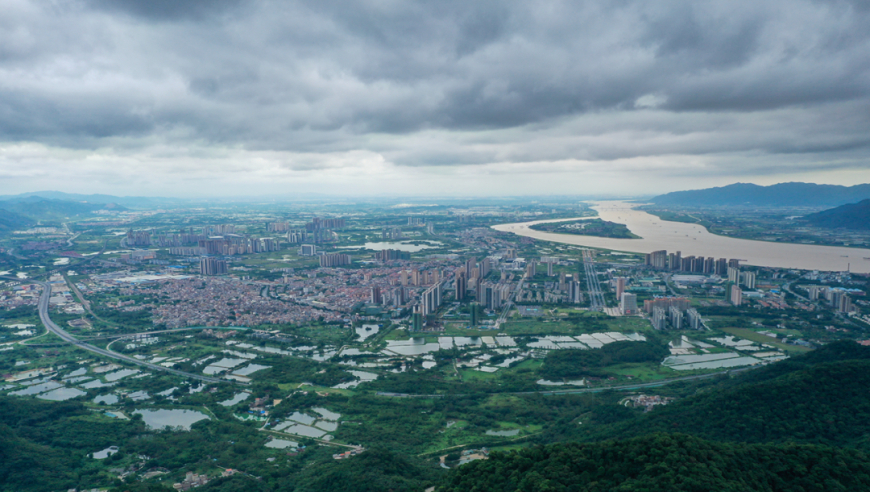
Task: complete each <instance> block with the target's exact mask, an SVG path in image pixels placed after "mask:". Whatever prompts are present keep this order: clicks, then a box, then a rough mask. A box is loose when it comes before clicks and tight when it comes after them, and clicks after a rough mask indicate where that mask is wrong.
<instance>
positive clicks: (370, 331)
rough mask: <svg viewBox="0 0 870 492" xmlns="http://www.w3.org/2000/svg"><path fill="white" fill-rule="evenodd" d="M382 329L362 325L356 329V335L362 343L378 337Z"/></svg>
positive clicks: (375, 326)
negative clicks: (375, 336) (367, 339)
mask: <svg viewBox="0 0 870 492" xmlns="http://www.w3.org/2000/svg"><path fill="white" fill-rule="evenodd" d="M380 329H381V328H380V327H379V326H378V325H362V326H360V327H359V328H357V329H356V335H357V336H358V337H359V339H360V341H364V340H365V339H366V338H369V337H371V336H374V335H377V334H378V331H380Z"/></svg>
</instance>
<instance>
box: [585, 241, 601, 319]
mask: <svg viewBox="0 0 870 492" xmlns="http://www.w3.org/2000/svg"><path fill="white" fill-rule="evenodd" d="M583 269H584V270H585V271H586V286H587V287H588V288H589V300H590V301H591V304H590V308H589V309H590V310H592V311H604V308H605V307H607V304H605V303H604V295H603V294H601V283H600V282H599V281H598V274H597V273H595V263H594V262H593V261H592V253H590V252H589V250H588V249H584V250H583Z"/></svg>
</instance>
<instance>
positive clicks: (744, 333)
mask: <svg viewBox="0 0 870 492" xmlns="http://www.w3.org/2000/svg"><path fill="white" fill-rule="evenodd" d="M721 330H722V331H724V332H725V333H728V334H731V335H734V336H738V337H740V338H745V339H747V340H752V341H753V342H758V343H766V344H768V345H773V346H774V347H776V348H778V349H781V350H785V351H787V352H797V353H804V352H809V351H810V350H812V349H810V348H807V347H801V346H800V345H789V344H787V343H782V342H777V341H776V339H775V338H770V337H768V336H765V335H762V334H760V333H756V332H754V331H752V330H750V329H748V328H721Z"/></svg>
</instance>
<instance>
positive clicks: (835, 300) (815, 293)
mask: <svg viewBox="0 0 870 492" xmlns="http://www.w3.org/2000/svg"><path fill="white" fill-rule="evenodd" d="M802 287H803V288H804V289H805V290H806V291H807V293H808V294H809V298H810V300H811V301H817V300H819V299H824V300H825V301H827V303H828V305H829V306H831V307H833V308H834V309H836V310H837V311H839V312H841V313H851V312H852V311H854V310H855V306H854V305H853V304H852V298H851V297H849V295H848V293H846V291H844V290H842V289H837V288H833V287H827V286H821V285H805V286H802Z"/></svg>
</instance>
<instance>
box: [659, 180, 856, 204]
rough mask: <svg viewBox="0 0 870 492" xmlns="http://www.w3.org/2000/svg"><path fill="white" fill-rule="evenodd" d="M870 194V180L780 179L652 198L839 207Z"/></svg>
mask: <svg viewBox="0 0 870 492" xmlns="http://www.w3.org/2000/svg"><path fill="white" fill-rule="evenodd" d="M868 198H870V184H859V185H855V186H839V185H821V184H815V183H779V184H775V185H771V186H759V185H755V184H750V183H734V184H731V185H728V186H722V187H716V188H706V189H702V190H688V191H675V192H672V193H666V194H664V195H659V196H656V197H653V198H652V199H650V200H649V201H650V202H651V203H654V204H656V205H672V206H683V207H759V206H761V207H836V206H839V205H845V204H847V203H854V202H857V201H859V200H865V199H868Z"/></svg>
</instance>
